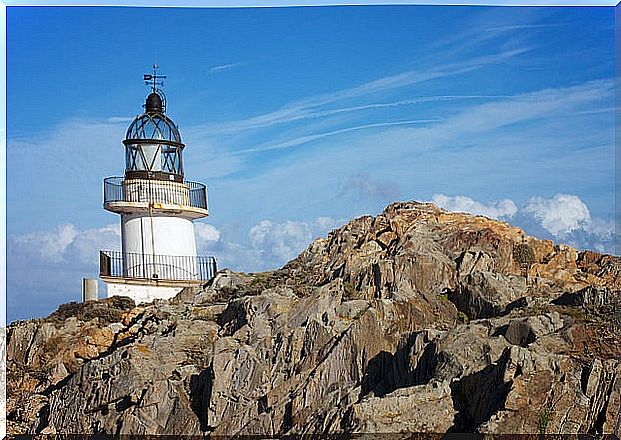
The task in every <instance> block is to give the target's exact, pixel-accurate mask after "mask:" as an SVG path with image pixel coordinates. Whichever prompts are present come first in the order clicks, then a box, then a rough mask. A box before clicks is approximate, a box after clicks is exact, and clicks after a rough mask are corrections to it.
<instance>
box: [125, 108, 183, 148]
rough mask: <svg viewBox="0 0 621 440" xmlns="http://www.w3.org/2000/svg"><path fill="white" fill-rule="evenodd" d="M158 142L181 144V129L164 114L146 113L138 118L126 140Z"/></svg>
mask: <svg viewBox="0 0 621 440" xmlns="http://www.w3.org/2000/svg"><path fill="white" fill-rule="evenodd" d="M143 139H144V140H146V139H152V140H158V141H169V142H176V143H179V144H180V143H181V134H179V128H177V125H176V124H175V123H174V122H173V120H172V119H170V118H169V117H168V116H166V115H165V114H164V113H144V114H142V115H140V116H137V117H136V118H135V119H134V120H133V121H132V123H131V124H130V126H129V128H128V129H127V134H126V135H125V140H143Z"/></svg>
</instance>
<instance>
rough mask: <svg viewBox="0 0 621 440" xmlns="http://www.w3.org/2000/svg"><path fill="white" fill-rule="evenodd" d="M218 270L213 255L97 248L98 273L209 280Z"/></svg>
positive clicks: (156, 278) (101, 274) (149, 277)
mask: <svg viewBox="0 0 621 440" xmlns="http://www.w3.org/2000/svg"><path fill="white" fill-rule="evenodd" d="M216 272H217V264H216V259H215V258H214V257H203V256H197V257H194V256H184V255H157V254H156V255H153V254H140V253H131V252H126V253H123V252H119V251H100V253H99V275H100V276H105V277H118V278H135V279H152V280H175V281H185V280H199V281H209V280H210V279H212V278H213V277H214V276H215V274H216Z"/></svg>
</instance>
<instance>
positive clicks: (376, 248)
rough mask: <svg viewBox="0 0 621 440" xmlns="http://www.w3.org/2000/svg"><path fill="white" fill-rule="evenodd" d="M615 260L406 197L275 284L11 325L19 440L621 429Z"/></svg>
mask: <svg viewBox="0 0 621 440" xmlns="http://www.w3.org/2000/svg"><path fill="white" fill-rule="evenodd" d="M619 267H620V263H619V259H618V258H617V257H612V256H605V255H600V254H595V253H592V252H577V251H576V250H574V249H572V248H569V247H567V246H562V245H554V244H553V243H552V242H549V241H541V240H537V239H534V238H532V237H527V236H525V235H524V233H523V231H521V230H520V229H518V228H514V227H512V226H510V225H508V224H506V223H502V222H497V221H493V220H490V219H487V218H484V217H474V216H469V215H465V214H455V213H448V212H446V211H443V210H441V209H438V208H436V207H435V206H433V205H431V204H419V203H415V202H410V203H395V204H393V205H390V206H389V207H388V208H387V209H386V210H385V211H384V212H383V213H382V214H380V215H379V216H377V217H375V218H373V217H361V218H359V219H356V220H354V221H352V222H350V223H349V224H347V225H345V226H343V227H341V228H339V229H337V230H335V231H333V232H332V233H330V235H329V236H328V237H327V238H323V239H318V240H316V241H315V242H313V243H312V244H311V245H310V246H309V248H308V249H307V250H305V251H304V252H302V254H301V255H300V256H299V257H298V258H296V259H295V260H293V261H291V262H289V263H288V264H287V265H286V266H285V267H283V268H282V269H279V270H277V271H273V272H265V273H259V274H237V273H232V272H230V271H222V272H220V273H219V274H218V275H217V276H216V278H215V279H214V280H212V281H211V282H210V283H209V284H208V285H206V286H204V287H203V288H201V289H186V290H185V291H184V292H182V293H180V294H179V295H178V296H177V297H176V298H174V299H172V300H170V301H156V302H154V303H152V304H148V305H143V306H140V307H135V306H134V304H132V303H131V302H128V301H127V300H126V299H122V298H114V299H109V300H104V301H101V302H98V303H87V304H84V305H71V306H63V307H61V309H59V311H57V312H56V313H54V314H53V315H51V316H50V317H49V318H46V319H40V320H34V321H28V322H19V323H14V324H12V325H11V326H10V327H9V332H8V343H7V356H8V382H9V383H8V387H9V402H8V407H7V411H8V418H9V424H10V425H9V428H10V430H12V432H31V433H34V432H41V433H69V432H74V433H75V432H93V433H94V432H103V433H114V434H116V433H134V434H169V435H181V434H197V435H199V434H205V433H209V434H211V435H214V436H216V435H246V434H247V435H253V434H254V435H285V434H288V435H302V434H310V433H337V432H402V431H406V432H440V433H441V432H481V433H541V432H546V433H566V432H580V433H612V432H614V431H615V429H618V423H619V422H618V420H619V409H620V403H621V340H620V336H619V334H620V331H619V330H620V329H621V322H620V320H619V316H618V315H617V314H615V312H614V311H615V310H617V309H618V306H619V302H620V295H619V286H620V284H619V282H620V281H619V277H618V274H619V272H618V268H619Z"/></svg>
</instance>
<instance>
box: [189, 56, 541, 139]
mask: <svg viewBox="0 0 621 440" xmlns="http://www.w3.org/2000/svg"><path fill="white" fill-rule="evenodd" d="M528 50H529V49H528V48H518V49H513V50H507V51H503V52H499V53H494V54H491V55H484V56H478V57H473V58H471V59H468V60H465V61H460V62H452V63H445V64H440V65H438V64H435V65H430V66H429V67H428V68H426V69H421V70H409V71H405V72H401V73H398V74H394V75H390V76H386V77H383V78H379V79H376V80H372V81H369V82H367V83H364V84H361V85H359V86H356V87H351V88H346V89H342V90H338V91H335V92H331V93H324V94H319V95H315V96H310V97H306V98H303V99H300V100H296V101H293V102H291V103H289V104H287V105H285V106H283V107H281V108H280V109H278V110H275V111H272V112H268V113H264V114H261V115H258V116H253V117H251V118H247V119H241V120H237V121H230V122H225V123H221V124H213V125H207V126H204V127H195V129H198V130H202V131H204V132H205V133H218V132H220V133H236V132H241V131H245V130H253V129H261V128H266V127H270V126H273V125H277V124H283V123H286V122H293V121H297V120H301V119H307V118H316V117H324V116H329V115H333V114H335V113H340V112H349V111H354V110H366V109H369V108H374V107H375V108H380V107H389V106H399V105H408V104H414V103H420V102H424V100H425V99H428V100H433V99H442V97H423V98H420V99H421V100H419V101H417V100H408V101H398V102H395V103H385V104H368V105H367V104H365V105H361V106H349V107H345V108H341V109H324V108H323V107H324V106H326V105H329V104H332V103H336V102H341V101H345V100H349V99H354V98H361V97H371V96H373V95H375V94H386V93H388V92H391V91H395V90H398V89H401V88H404V87H407V86H411V85H414V84H417V83H421V82H425V81H430V80H433V79H438V78H444V77H450V76H456V75H460V74H463V73H467V72H471V71H474V70H478V69H482V68H484V67H486V66H489V65H492V64H495V63H500V62H503V61H505V60H507V59H510V58H513V57H517V56H519V55H521V54H524V53H526V52H528ZM447 99H456V98H454V97H448V98H447ZM457 99H459V98H457Z"/></svg>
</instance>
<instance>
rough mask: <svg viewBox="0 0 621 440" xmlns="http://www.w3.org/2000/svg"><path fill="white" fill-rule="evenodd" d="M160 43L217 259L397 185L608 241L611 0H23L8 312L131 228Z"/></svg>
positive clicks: (375, 199)
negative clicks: (333, 1)
mask: <svg viewBox="0 0 621 440" xmlns="http://www.w3.org/2000/svg"><path fill="white" fill-rule="evenodd" d="M154 61H157V63H158V64H159V65H160V66H161V71H162V73H164V74H166V75H168V78H167V80H166V81H165V87H164V90H165V92H166V94H167V97H168V112H167V113H168V115H169V116H170V117H172V118H173V120H174V121H175V122H176V123H177V124H178V125H179V128H180V130H181V135H182V137H183V139H184V141H185V143H186V145H187V147H186V150H185V153H184V160H185V171H186V177H187V178H188V179H190V180H195V181H200V182H203V183H205V184H207V186H208V187H209V200H210V208H211V215H210V217H209V218H208V219H207V220H206V221H201V222H200V223H199V224H197V240H198V246H199V249H200V250H201V252H202V253H204V254H214V255H216V257H218V260H219V262H220V266H221V267H224V266H227V267H230V268H232V269H234V270H244V271H258V270H266V269H272V268H276V267H279V266H281V265H282V264H283V263H285V262H286V261H287V260H288V259H290V258H293V257H294V256H295V255H297V253H298V252H299V251H301V250H302V249H303V248H304V247H306V246H307V245H308V244H309V243H310V241H311V240H312V239H313V238H316V237H319V236H322V235H325V234H327V232H329V230H331V229H332V228H334V227H336V226H339V225H341V224H343V223H344V222H346V221H347V220H349V219H351V218H353V217H355V216H359V215H362V214H377V213H379V212H380V211H381V210H382V209H383V208H384V207H385V206H386V205H387V204H388V203H390V202H392V201H396V200H421V201H434V202H436V203H437V204H439V205H441V206H443V207H445V208H447V209H452V210H458V211H467V212H473V213H478V214H484V215H487V216H490V217H494V218H498V219H501V220H505V221H509V222H512V223H515V224H518V225H520V226H522V227H525V228H526V230H527V232H529V233H531V234H533V235H537V236H540V237H544V238H553V239H555V240H556V241H559V242H566V243H570V244H573V245H575V246H578V247H581V248H593V249H598V250H603V251H608V252H612V251H613V246H612V244H613V241H612V232H613V229H614V228H613V226H612V220H613V210H614V93H613V91H614V88H613V77H614V9H613V8H611V7H597V8H595V7H581V8H573V7H563V8H559V7H557V8H553V7H533V8H520V7H511V8H503V7H465V6H461V7H455V6H342V7H312V8H310V7H292V8H248V9H245V8H237V9H223V8H221V9H210V8H179V9H170V8H121V7H106V8H100V7H87V8H77V7H72V8H67V7H46V8H39V7H29V8H19V7H9V8H8V9H7V110H8V112H7V133H8V143H7V176H8V182H7V208H8V212H7V308H8V310H7V318H8V320H9V321H11V320H14V319H22V318H27V317H31V316H40V315H44V314H47V313H49V312H50V311H52V310H53V309H55V308H56V307H57V305H58V304H59V303H62V302H67V301H70V300H79V298H80V288H81V278H82V277H85V276H88V277H95V276H96V274H97V261H98V250H99V249H109V248H118V246H119V243H120V238H119V235H118V218H117V216H115V215H113V214H111V213H109V212H106V211H104V210H103V209H102V206H101V203H102V201H101V194H102V180H103V178H104V177H107V176H113V175H122V173H123V168H124V154H123V146H122V144H121V141H122V139H123V136H124V133H125V130H126V128H127V126H128V125H129V123H130V121H131V119H132V118H133V117H135V116H136V115H137V114H138V113H139V112H140V110H141V105H142V103H143V101H144V98H145V96H146V94H147V93H148V88H147V87H146V86H144V85H143V83H142V80H141V79H142V74H143V73H146V72H148V71H149V68H150V66H151V64H152V63H153V62H154Z"/></svg>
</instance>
